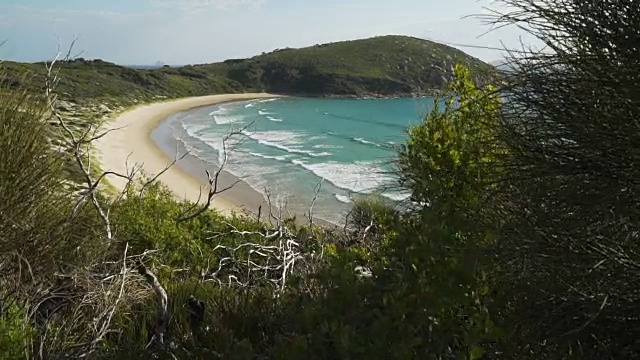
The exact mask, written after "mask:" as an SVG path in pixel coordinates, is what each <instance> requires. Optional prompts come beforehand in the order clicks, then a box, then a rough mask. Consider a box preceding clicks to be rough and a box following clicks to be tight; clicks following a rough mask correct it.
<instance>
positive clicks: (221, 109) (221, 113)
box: [209, 106, 229, 116]
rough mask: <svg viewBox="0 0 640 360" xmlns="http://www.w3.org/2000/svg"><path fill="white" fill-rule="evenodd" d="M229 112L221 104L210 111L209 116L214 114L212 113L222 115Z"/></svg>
mask: <svg viewBox="0 0 640 360" xmlns="http://www.w3.org/2000/svg"><path fill="white" fill-rule="evenodd" d="M228 112H229V109H227V108H225V107H223V106H219V107H218V108H217V109H216V110H214V111H212V112H211V113H209V116H214V115H224V114H227V113H228Z"/></svg>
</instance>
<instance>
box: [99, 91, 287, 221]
mask: <svg viewBox="0 0 640 360" xmlns="http://www.w3.org/2000/svg"><path fill="white" fill-rule="evenodd" d="M273 97H278V95H272V94H265V93H251V94H225V95H211V96H202V97H192V98H185V99H178V100H173V101H167V102H162V103H154V104H150V105H143V106H140V107H137V108H134V109H132V110H130V111H127V112H125V113H123V114H121V115H119V116H118V117H117V118H115V119H113V120H112V121H110V122H109V123H108V124H106V126H105V129H104V130H108V129H118V128H120V129H119V130H114V131H112V132H110V133H109V134H107V135H106V136H104V137H103V138H101V139H99V140H98V141H96V142H95V143H94V146H95V148H96V150H97V153H98V156H99V160H100V164H101V166H102V170H103V171H114V172H118V173H122V174H124V173H126V169H127V164H128V165H129V167H131V166H132V165H133V164H139V165H142V169H143V170H144V172H145V174H146V175H147V176H149V177H152V176H155V175H156V174H158V173H159V172H160V171H162V170H163V169H164V168H165V167H166V166H167V165H168V164H170V163H171V162H172V161H173V159H171V158H170V157H169V156H167V154H165V153H164V152H163V151H162V150H160V149H159V148H158V147H157V146H156V144H155V143H154V141H153V140H151V138H150V137H149V135H150V133H151V132H152V131H153V129H155V128H156V127H157V126H158V125H159V124H160V122H161V121H162V120H164V119H166V118H167V117H168V116H170V115H172V114H175V113H177V112H180V111H185V110H189V109H193V108H197V107H201V106H208V105H215V104H219V103H224V102H230V101H242V100H250V99H260V98H273ZM107 179H108V181H109V183H110V184H112V185H113V186H115V187H116V188H118V189H122V188H124V186H125V185H126V180H125V179H122V178H119V177H115V176H109V177H108V178H107ZM159 180H160V181H161V182H162V183H164V184H165V185H166V186H167V187H168V188H169V189H170V190H171V191H172V192H173V193H175V195H176V197H177V198H179V199H187V200H191V201H194V202H195V201H197V200H198V196H199V195H200V190H201V189H202V191H203V194H206V192H207V189H206V188H205V185H206V184H205V183H203V181H202V180H201V179H198V178H196V177H194V176H192V175H190V174H188V173H186V172H184V171H182V170H181V169H180V168H179V167H177V166H173V167H171V168H170V169H169V170H168V171H167V172H165V173H164V174H162V175H161V176H160V178H159ZM230 191H231V192H232V191H233V189H232V190H230ZM225 195H226V193H223V194H222V195H217V196H216V197H215V198H214V201H213V207H215V208H216V209H218V210H219V211H221V212H223V213H227V214H228V213H230V212H232V211H239V210H240V209H241V207H242V206H243V205H244V204H238V203H234V202H232V201H230V200H229V199H230V198H236V197H234V196H231V195H228V196H225Z"/></svg>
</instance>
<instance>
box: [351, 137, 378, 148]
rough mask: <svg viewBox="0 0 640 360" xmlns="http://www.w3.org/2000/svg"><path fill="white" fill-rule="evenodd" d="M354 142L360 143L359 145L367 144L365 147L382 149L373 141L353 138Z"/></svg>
mask: <svg viewBox="0 0 640 360" xmlns="http://www.w3.org/2000/svg"><path fill="white" fill-rule="evenodd" d="M353 141H356V142H359V143H361V144H365V145H373V146H377V147H380V144H377V143H374V142H373V141H368V140H365V139H363V138H353Z"/></svg>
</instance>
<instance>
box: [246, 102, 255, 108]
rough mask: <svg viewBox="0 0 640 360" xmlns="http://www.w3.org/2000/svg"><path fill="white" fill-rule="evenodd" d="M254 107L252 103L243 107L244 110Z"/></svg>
mask: <svg viewBox="0 0 640 360" xmlns="http://www.w3.org/2000/svg"><path fill="white" fill-rule="evenodd" d="M254 106H256V103H254V102H250V103H248V104H247V105H245V106H244V108H245V109H248V108H251V107H254Z"/></svg>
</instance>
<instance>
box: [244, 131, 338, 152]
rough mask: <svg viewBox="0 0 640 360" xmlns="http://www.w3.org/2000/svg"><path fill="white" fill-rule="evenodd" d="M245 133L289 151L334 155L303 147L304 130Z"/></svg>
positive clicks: (258, 140)
mask: <svg viewBox="0 0 640 360" xmlns="http://www.w3.org/2000/svg"><path fill="white" fill-rule="evenodd" d="M243 134H245V135H246V136H248V137H249V138H251V139H253V140H255V141H257V142H258V143H259V144H261V145H264V146H269V147H273V148H276V149H280V150H282V151H286V152H288V153H295V154H303V155H309V156H313V157H322V156H330V155H333V154H332V153H330V152H326V151H325V152H320V153H318V152H314V151H310V150H305V149H303V147H302V145H301V144H302V143H303V140H302V139H301V138H302V137H304V136H305V135H306V134H305V133H304V132H295V131H284V130H270V131H257V132H249V131H244V132H243Z"/></svg>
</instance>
